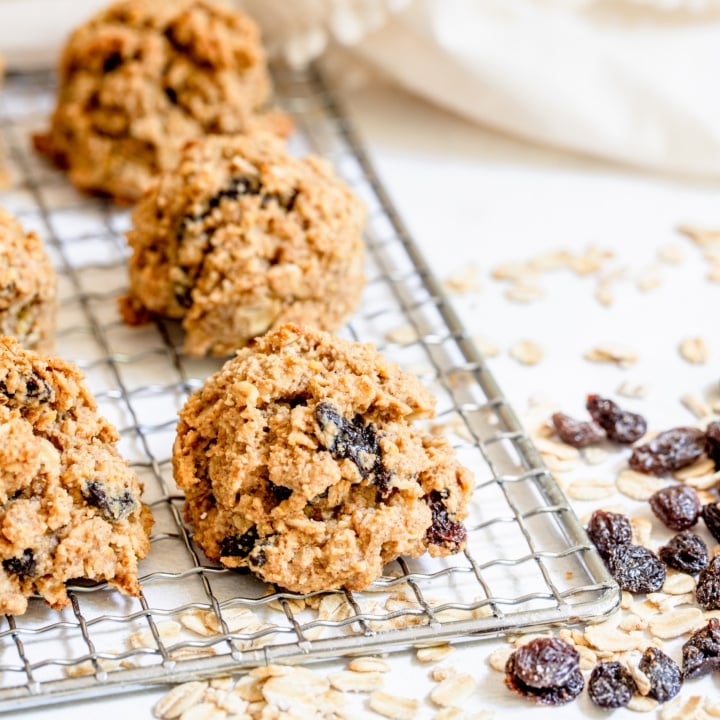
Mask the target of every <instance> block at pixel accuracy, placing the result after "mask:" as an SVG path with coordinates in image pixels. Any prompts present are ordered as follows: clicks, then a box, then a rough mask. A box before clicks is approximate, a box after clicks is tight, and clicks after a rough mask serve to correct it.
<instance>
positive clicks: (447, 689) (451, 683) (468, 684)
mask: <svg viewBox="0 0 720 720" xmlns="http://www.w3.org/2000/svg"><path fill="white" fill-rule="evenodd" d="M476 687H477V684H476V683H475V680H473V678H472V675H468V674H466V673H458V674H457V675H453V676H452V677H449V678H447V679H446V680H443V681H442V682H441V683H439V684H438V686H437V687H435V688H433V689H432V691H431V692H430V699H431V700H432V701H433V702H434V703H435V704H436V705H439V706H440V707H448V706H458V705H462V703H463V702H465V700H467V699H468V698H469V697H470V696H471V695H472V694H473V693H474V692H475V688H476Z"/></svg>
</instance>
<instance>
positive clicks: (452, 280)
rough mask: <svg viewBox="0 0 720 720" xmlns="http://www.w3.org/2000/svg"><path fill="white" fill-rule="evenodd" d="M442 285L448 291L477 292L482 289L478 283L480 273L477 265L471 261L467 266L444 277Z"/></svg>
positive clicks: (460, 292) (459, 292)
mask: <svg viewBox="0 0 720 720" xmlns="http://www.w3.org/2000/svg"><path fill="white" fill-rule="evenodd" d="M443 285H444V287H445V289H446V290H447V291H448V292H451V293H458V294H462V293H477V292H480V291H481V290H482V284H481V283H480V273H479V271H478V268H477V265H475V263H471V264H470V265H468V266H467V267H465V268H463V269H462V270H459V271H458V272H456V273H453V274H452V275H449V276H448V277H447V278H445V280H444V282H443Z"/></svg>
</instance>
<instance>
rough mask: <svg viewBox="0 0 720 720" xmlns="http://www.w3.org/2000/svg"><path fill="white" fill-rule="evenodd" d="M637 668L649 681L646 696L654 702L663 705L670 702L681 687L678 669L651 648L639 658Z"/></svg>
mask: <svg viewBox="0 0 720 720" xmlns="http://www.w3.org/2000/svg"><path fill="white" fill-rule="evenodd" d="M638 667H639V668H640V671H641V672H643V673H645V675H646V676H647V679H648V680H649V681H650V690H649V691H648V695H649V696H650V697H651V698H653V699H654V700H657V701H658V702H661V703H664V702H667V701H668V700H672V699H673V698H674V697H675V696H676V695H677V694H678V693H679V692H680V688H681V686H682V675H681V673H680V668H679V667H678V664H677V663H676V662H675V661H674V660H673V659H672V658H671V657H668V656H667V655H666V654H665V653H664V652H663V651H662V650H658V649H657V648H656V647H652V646H651V647H649V648H647V649H646V650H645V652H644V653H643V656H642V658H640V664H639V665H638Z"/></svg>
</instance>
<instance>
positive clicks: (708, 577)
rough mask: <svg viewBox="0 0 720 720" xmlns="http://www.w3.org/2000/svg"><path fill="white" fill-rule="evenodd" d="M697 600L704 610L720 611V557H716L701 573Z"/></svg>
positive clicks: (696, 593)
mask: <svg viewBox="0 0 720 720" xmlns="http://www.w3.org/2000/svg"><path fill="white" fill-rule="evenodd" d="M695 599H696V600H697V601H698V605H700V607H701V608H702V609H703V610H720V555H716V556H715V557H714V558H713V559H712V560H711V561H710V563H709V564H708V566H707V567H706V568H705V569H704V570H703V571H702V572H701V573H700V576H699V577H698V581H697V586H696V587H695Z"/></svg>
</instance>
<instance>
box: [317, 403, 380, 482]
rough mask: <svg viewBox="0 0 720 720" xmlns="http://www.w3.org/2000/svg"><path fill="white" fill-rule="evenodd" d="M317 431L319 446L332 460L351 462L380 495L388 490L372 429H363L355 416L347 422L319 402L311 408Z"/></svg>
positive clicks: (327, 405)
mask: <svg viewBox="0 0 720 720" xmlns="http://www.w3.org/2000/svg"><path fill="white" fill-rule="evenodd" d="M315 420H316V421H317V424H318V426H319V427H320V435H319V438H320V442H321V443H322V444H323V446H324V447H325V448H326V449H327V450H329V451H330V454H331V455H332V456H333V457H334V458H335V459H336V460H344V459H346V458H347V459H350V460H352V461H353V462H354V463H355V465H356V466H357V469H358V471H359V473H360V475H361V477H363V478H369V479H370V481H371V482H372V483H374V484H375V485H377V487H378V489H379V490H380V492H381V493H385V492H387V490H388V485H389V484H390V472H389V471H388V470H387V469H386V468H385V466H384V465H383V463H382V452H381V450H380V445H379V444H378V438H377V435H376V433H375V428H374V427H373V426H372V424H368V425H364V424H363V421H362V418H361V417H360V416H359V415H356V416H355V418H354V419H353V420H347V419H346V418H344V417H343V416H342V415H340V413H339V412H338V411H337V410H336V409H335V408H334V407H333V406H332V405H331V404H330V403H327V402H321V403H319V404H318V406H317V407H316V408H315Z"/></svg>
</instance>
